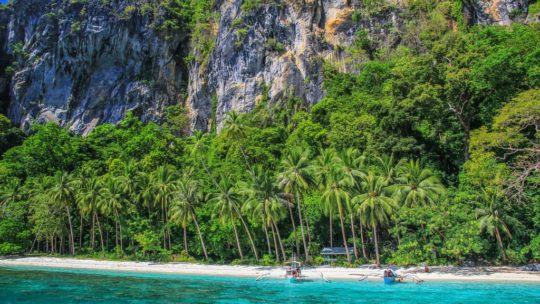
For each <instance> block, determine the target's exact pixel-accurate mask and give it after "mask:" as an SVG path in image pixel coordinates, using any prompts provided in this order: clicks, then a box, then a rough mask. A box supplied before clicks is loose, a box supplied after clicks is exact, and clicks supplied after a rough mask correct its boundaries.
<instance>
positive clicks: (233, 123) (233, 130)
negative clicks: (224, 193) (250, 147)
mask: <svg viewBox="0 0 540 304" xmlns="http://www.w3.org/2000/svg"><path fill="white" fill-rule="evenodd" d="M246 129H247V126H246V125H245V124H244V122H243V121H242V116H240V115H239V114H238V113H237V112H236V111H231V112H228V113H227V114H226V115H225V120H224V121H223V130H222V132H223V133H222V134H223V136H225V137H226V138H228V139H229V140H233V141H234V143H235V144H236V145H237V146H238V147H239V148H240V152H241V153H242V157H243V159H244V164H245V165H246V168H247V170H248V171H249V172H250V173H251V174H252V175H253V170H252V169H251V166H250V164H249V160H248V158H247V155H246V152H245V151H244V147H243V145H242V138H244V137H245V136H246Z"/></svg>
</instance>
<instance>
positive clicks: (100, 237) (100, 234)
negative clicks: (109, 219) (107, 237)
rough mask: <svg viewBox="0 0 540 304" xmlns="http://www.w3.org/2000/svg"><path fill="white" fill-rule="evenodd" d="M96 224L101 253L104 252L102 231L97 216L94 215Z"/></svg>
mask: <svg viewBox="0 0 540 304" xmlns="http://www.w3.org/2000/svg"><path fill="white" fill-rule="evenodd" d="M96 223H97V226H98V230H99V239H100V241H101V251H105V243H104V242H103V230H101V223H100V222H99V216H98V215H97V213H96Z"/></svg>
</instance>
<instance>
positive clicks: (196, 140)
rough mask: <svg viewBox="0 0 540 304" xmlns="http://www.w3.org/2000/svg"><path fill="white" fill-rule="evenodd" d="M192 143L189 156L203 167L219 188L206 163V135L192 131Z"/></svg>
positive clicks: (217, 187)
mask: <svg viewBox="0 0 540 304" xmlns="http://www.w3.org/2000/svg"><path fill="white" fill-rule="evenodd" d="M192 138H193V144H192V145H191V157H193V159H195V160H196V161H197V162H198V163H199V164H200V165H201V167H202V168H203V169H204V171H205V172H206V174H207V175H208V177H209V178H210V180H211V181H212V183H213V184H214V186H215V187H216V189H219V187H220V186H219V184H218V182H217V180H216V179H215V177H214V176H213V175H212V172H211V171H210V167H208V164H207V163H206V159H205V156H206V155H207V154H208V147H207V144H206V136H205V134H204V133H203V132H201V131H199V130H196V131H195V132H194V133H193V136H192Z"/></svg>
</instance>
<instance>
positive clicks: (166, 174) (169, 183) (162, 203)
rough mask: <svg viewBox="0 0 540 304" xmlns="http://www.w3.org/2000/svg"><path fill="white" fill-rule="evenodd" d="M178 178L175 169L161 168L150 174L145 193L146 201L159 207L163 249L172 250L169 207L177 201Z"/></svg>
mask: <svg viewBox="0 0 540 304" xmlns="http://www.w3.org/2000/svg"><path fill="white" fill-rule="evenodd" d="M177 180H178V177H177V175H176V172H175V170H174V168H172V167H170V166H160V167H158V168H157V169H156V170H155V171H154V172H152V173H151V174H150V178H149V181H148V185H147V187H148V188H147V191H145V195H146V196H145V199H146V200H147V201H149V202H150V203H149V204H153V205H155V206H159V208H160V211H161V219H162V221H163V248H165V249H167V248H169V249H171V248H172V246H171V232H170V227H169V225H168V219H169V214H168V213H169V206H170V205H171V203H172V201H173V200H174V199H175V196H176V193H177Z"/></svg>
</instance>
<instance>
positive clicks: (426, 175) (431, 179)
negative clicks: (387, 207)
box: [396, 160, 444, 207]
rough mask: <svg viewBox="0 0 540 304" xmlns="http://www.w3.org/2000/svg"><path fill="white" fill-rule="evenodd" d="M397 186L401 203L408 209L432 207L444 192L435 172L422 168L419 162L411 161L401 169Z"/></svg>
mask: <svg viewBox="0 0 540 304" xmlns="http://www.w3.org/2000/svg"><path fill="white" fill-rule="evenodd" d="M396 186H397V191H396V193H397V194H398V195H399V200H400V202H401V203H402V205H404V206H407V207H424V206H427V205H431V206H432V205H434V204H435V201H436V200H437V198H438V197H439V196H440V195H441V194H442V193H443V192H444V187H443V185H442V184H441V182H440V180H439V179H438V178H437V177H436V176H435V175H434V174H433V171H431V170H430V169H429V168H422V167H421V166H420V161H419V160H410V161H409V162H408V163H407V164H405V165H403V166H401V167H400V169H399V175H398V177H397V179H396Z"/></svg>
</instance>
